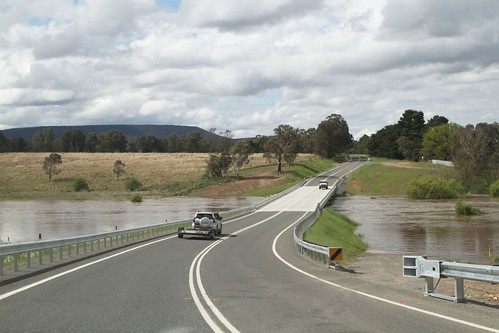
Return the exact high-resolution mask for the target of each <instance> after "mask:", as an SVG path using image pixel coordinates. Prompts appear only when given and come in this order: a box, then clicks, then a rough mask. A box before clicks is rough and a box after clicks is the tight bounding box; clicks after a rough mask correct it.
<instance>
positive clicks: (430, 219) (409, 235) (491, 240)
mask: <svg viewBox="0 0 499 333" xmlns="http://www.w3.org/2000/svg"><path fill="white" fill-rule="evenodd" d="M463 203H467V204H470V205H471V206H472V207H475V208H479V209H480V210H481V211H483V212H484V213H485V214H483V215H479V216H467V217H463V216H457V215H456V213H455V205H456V201H455V200H449V201H447V200H445V201H442V200H438V201H431V200H424V201H420V200H407V199H403V198H385V197H366V196H353V197H339V198H335V199H334V202H333V203H332V208H333V209H335V210H337V211H339V212H341V213H343V214H345V215H347V216H349V217H350V218H351V219H352V220H354V221H357V222H359V223H360V226H359V227H358V229H357V233H359V234H362V235H363V236H364V239H365V241H367V243H368V246H369V252H374V253H383V252H389V253H400V254H405V255H427V256H429V257H433V258H435V257H437V258H440V259H442V260H455V261H465V262H474V263H482V264H488V263H489V250H490V252H491V254H492V255H495V256H496V257H499V200H497V199H492V198H489V197H474V198H469V199H468V198H467V199H466V200H463Z"/></svg>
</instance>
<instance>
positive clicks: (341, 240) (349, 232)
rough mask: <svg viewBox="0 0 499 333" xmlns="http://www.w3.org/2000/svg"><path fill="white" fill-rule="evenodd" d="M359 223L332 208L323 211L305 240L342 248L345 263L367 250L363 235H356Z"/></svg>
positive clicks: (306, 233)
mask: <svg viewBox="0 0 499 333" xmlns="http://www.w3.org/2000/svg"><path fill="white" fill-rule="evenodd" d="M358 225H359V224H358V223H357V222H355V221H353V220H351V219H350V218H348V217H347V216H345V215H343V214H341V213H338V212H336V211H334V210H332V209H331V208H326V209H324V210H323V212H322V214H321V216H320V217H319V219H317V221H316V222H315V223H314V224H313V225H312V226H311V227H310V228H308V229H307V231H305V234H304V235H303V239H304V240H306V241H308V242H312V243H316V244H321V245H325V246H331V247H342V248H343V261H344V262H348V260H349V258H351V257H352V256H355V255H358V254H361V253H362V252H364V251H366V250H367V243H366V242H364V240H363V238H362V235H358V234H356V233H355V229H357V227H358Z"/></svg>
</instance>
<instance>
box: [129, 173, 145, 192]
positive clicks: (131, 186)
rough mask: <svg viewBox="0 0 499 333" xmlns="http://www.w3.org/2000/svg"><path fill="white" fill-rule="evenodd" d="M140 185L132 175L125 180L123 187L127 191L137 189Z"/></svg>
mask: <svg viewBox="0 0 499 333" xmlns="http://www.w3.org/2000/svg"><path fill="white" fill-rule="evenodd" d="M141 187H142V183H141V182H140V181H139V180H138V179H137V178H135V177H132V178H128V179H127V180H126V181H125V189H126V190H127V191H131V192H133V191H137V190H139V189H140V188H141Z"/></svg>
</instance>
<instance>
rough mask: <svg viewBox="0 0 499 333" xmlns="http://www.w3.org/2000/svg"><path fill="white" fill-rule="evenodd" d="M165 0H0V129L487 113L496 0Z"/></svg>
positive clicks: (497, 45)
mask: <svg viewBox="0 0 499 333" xmlns="http://www.w3.org/2000/svg"><path fill="white" fill-rule="evenodd" d="M176 8H177V7H176V6H175V5H165V4H163V5H162V6H158V5H157V4H156V1H154V0H148V1H140V2H137V1H133V0H126V1H125V0H124V1H119V2H116V1H114V0H86V1H81V2H74V1H73V2H71V1H49V0H40V1H36V2H33V1H28V0H18V1H11V2H10V3H8V4H6V5H0V124H2V125H0V129H1V128H11V127H19V126H37V125H42V124H43V125H50V124H53V125H73V124H101V123H102V124H109V123H138V124H144V123H152V124H156V123H157V124H180V125H194V126H200V127H203V128H205V129H209V128H217V129H219V130H224V129H228V130H231V131H232V132H233V133H234V134H235V136H236V137H243V136H244V137H248V136H255V135H258V134H264V135H269V134H272V133H273V129H274V128H275V127H277V126H278V125H280V124H290V125H292V126H294V127H299V128H303V129H307V128H310V127H317V125H318V124H319V123H320V122H321V121H322V120H324V119H325V118H326V117H327V116H328V115H330V114H332V113H337V114H341V115H342V116H343V117H344V118H345V119H346V120H347V122H348V124H349V127H350V131H351V132H352V134H353V135H354V136H355V137H356V138H358V137H360V136H361V135H362V134H370V133H373V132H376V131H377V130H379V129H381V128H382V127H384V126H386V125H389V124H392V123H395V122H396V121H397V120H398V118H399V117H400V115H401V114H402V113H403V112H404V110H406V109H415V110H420V111H423V112H424V113H425V115H426V118H427V119H429V118H431V117H432V116H434V115H437V114H438V115H443V116H445V117H447V118H448V119H449V120H450V121H452V122H457V123H460V124H463V125H465V124H467V123H478V122H493V121H498V117H497V111H498V108H499V102H498V100H497V98H496V91H499V75H497V74H498V73H499V2H497V1H496V0H478V1H473V2H470V1H465V0H456V1H445V2H444V1H431V0H415V1H411V2H410V3H408V2H406V1H400V0H386V1H385V0H377V1H370V0H362V1H337V0H323V1H312V2H310V1H308V0H276V1H265V0H257V1H255V0H253V1H249V0H245V1H237V2H234V1H230V0H215V1H201V0H183V1H182V2H181V3H180V7H179V8H178V11H177V10H176ZM56 106H57V107H56ZM28 110H29V112H28ZM33 114H34V115H36V116H33Z"/></svg>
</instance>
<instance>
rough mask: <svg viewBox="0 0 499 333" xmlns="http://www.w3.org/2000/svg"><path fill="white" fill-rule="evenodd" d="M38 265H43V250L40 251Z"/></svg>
mask: <svg viewBox="0 0 499 333" xmlns="http://www.w3.org/2000/svg"><path fill="white" fill-rule="evenodd" d="M38 263H39V264H40V266H41V265H43V250H38Z"/></svg>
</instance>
